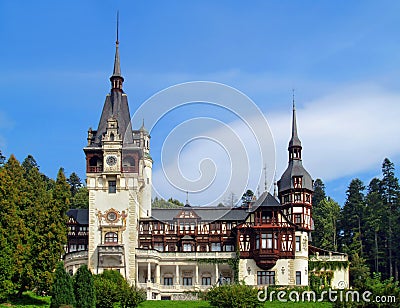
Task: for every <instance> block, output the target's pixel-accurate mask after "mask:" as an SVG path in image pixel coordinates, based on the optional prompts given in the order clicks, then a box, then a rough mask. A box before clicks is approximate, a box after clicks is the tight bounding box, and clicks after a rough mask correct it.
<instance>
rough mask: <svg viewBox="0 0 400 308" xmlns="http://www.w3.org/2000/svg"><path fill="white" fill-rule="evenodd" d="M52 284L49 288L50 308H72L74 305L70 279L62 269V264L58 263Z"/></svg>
mask: <svg viewBox="0 0 400 308" xmlns="http://www.w3.org/2000/svg"><path fill="white" fill-rule="evenodd" d="M53 280H54V282H53V286H52V288H51V304H50V307H51V308H58V307H61V306H64V305H69V306H70V307H73V306H74V305H75V298H74V290H73V287H72V279H71V277H70V275H69V274H67V272H66V271H65V269H64V264H63V263H62V262H59V263H58V264H57V267H56V271H55V273H54V279H53Z"/></svg>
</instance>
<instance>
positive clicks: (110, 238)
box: [104, 232, 118, 243]
mask: <svg viewBox="0 0 400 308" xmlns="http://www.w3.org/2000/svg"><path fill="white" fill-rule="evenodd" d="M104 242H105V243H118V234H117V233H116V232H107V233H106V235H105V236H104Z"/></svg>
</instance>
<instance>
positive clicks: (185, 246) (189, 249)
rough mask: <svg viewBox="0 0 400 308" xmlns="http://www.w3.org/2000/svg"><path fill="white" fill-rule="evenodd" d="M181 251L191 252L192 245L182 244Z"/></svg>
mask: <svg viewBox="0 0 400 308" xmlns="http://www.w3.org/2000/svg"><path fill="white" fill-rule="evenodd" d="M183 251H192V244H187V243H186V244H183Z"/></svg>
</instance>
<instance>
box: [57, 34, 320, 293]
mask: <svg viewBox="0 0 400 308" xmlns="http://www.w3.org/2000/svg"><path fill="white" fill-rule="evenodd" d="M118 48H119V42H118V40H117V42H116V52H115V61H114V71H113V75H112V76H111V78H110V81H111V92H110V94H108V95H107V96H106V101H105V103H104V106H103V111H102V114H101V118H100V122H99V125H98V128H97V130H92V129H89V131H88V138H87V146H86V147H85V148H84V152H85V155H86V176H87V188H88V190H89V209H88V210H70V211H69V212H68V216H69V222H68V225H69V234H68V244H67V246H66V248H65V252H66V254H65V256H64V260H65V266H66V268H67V270H68V271H69V272H71V273H74V272H75V271H76V270H77V268H78V267H79V266H80V265H81V264H87V265H88V267H89V269H90V270H91V271H92V272H93V273H95V274H98V273H101V272H102V271H104V270H107V269H113V270H118V271H120V273H121V274H122V275H123V276H124V277H125V278H126V279H127V280H128V281H130V282H131V283H136V284H137V285H138V286H140V287H143V288H145V289H146V290H147V294H148V298H149V299H183V298H184V297H185V296H186V295H185V294H187V293H185V291H189V290H190V291H196V290H205V289H207V288H209V287H210V286H211V285H215V284H216V283H230V282H232V281H234V280H239V281H244V282H245V283H246V284H249V285H254V286H263V285H271V284H279V285H307V284H308V257H309V252H308V247H309V238H310V236H309V235H310V232H311V231H312V228H313V223H312V204H311V200H312V194H313V181H312V179H311V176H310V175H309V173H308V172H307V171H306V170H305V168H304V167H303V165H302V146H301V142H300V139H299V137H298V134H297V123H296V110H295V106H294V104H293V123H292V136H291V139H290V142H289V147H288V152H289V162H288V167H287V169H286V171H285V172H284V173H283V175H282V177H281V178H280V180H279V181H278V183H277V186H278V192H277V194H276V195H274V196H273V195H271V194H270V193H268V192H264V193H263V194H262V195H261V196H259V197H258V198H255V199H253V200H249V202H247V203H245V204H244V205H243V206H242V207H235V208H229V207H194V206H190V205H189V204H187V205H185V206H184V207H179V208H167V209H152V208H151V183H152V159H151V157H150V144H149V142H150V135H149V133H148V132H147V131H146V129H145V128H144V125H143V124H142V126H141V127H140V129H138V130H132V128H131V123H130V113H129V106H128V101H127V95H126V94H125V93H124V92H123V88H122V85H123V81H124V78H123V77H122V75H121V70H120V59H119V50H118Z"/></svg>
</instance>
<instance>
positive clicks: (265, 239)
mask: <svg viewBox="0 0 400 308" xmlns="http://www.w3.org/2000/svg"><path fill="white" fill-rule="evenodd" d="M261 248H262V249H272V233H263V234H261Z"/></svg>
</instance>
